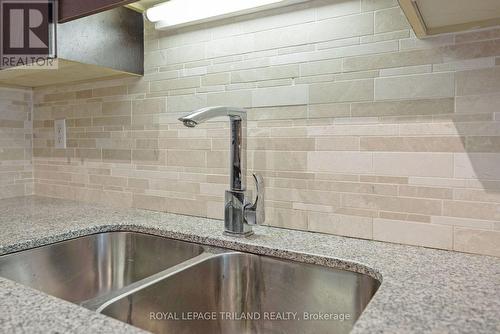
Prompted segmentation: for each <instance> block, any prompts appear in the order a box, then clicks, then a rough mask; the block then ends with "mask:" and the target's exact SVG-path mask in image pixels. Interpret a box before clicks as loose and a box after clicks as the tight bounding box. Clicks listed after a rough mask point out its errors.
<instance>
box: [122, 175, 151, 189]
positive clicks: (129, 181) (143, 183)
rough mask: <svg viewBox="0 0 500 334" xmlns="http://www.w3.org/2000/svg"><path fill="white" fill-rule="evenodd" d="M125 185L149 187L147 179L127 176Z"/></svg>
mask: <svg viewBox="0 0 500 334" xmlns="http://www.w3.org/2000/svg"><path fill="white" fill-rule="evenodd" d="M127 187H129V188H134V189H141V190H144V189H149V180H147V179H138V178H130V177H129V178H128V179H127Z"/></svg>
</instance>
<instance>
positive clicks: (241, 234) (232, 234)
mask: <svg viewBox="0 0 500 334" xmlns="http://www.w3.org/2000/svg"><path fill="white" fill-rule="evenodd" d="M222 234H224V235H227V236H228V237H233V238H248V237H249V236H252V235H254V233H253V231H248V232H244V233H234V232H229V231H224V233H222Z"/></svg>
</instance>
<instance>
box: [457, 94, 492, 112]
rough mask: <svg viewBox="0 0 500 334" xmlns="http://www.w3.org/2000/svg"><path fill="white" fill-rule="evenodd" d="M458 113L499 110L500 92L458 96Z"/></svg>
mask: <svg viewBox="0 0 500 334" xmlns="http://www.w3.org/2000/svg"><path fill="white" fill-rule="evenodd" d="M455 101H456V112H457V113H494V112H497V111H498V105H499V104H500V94H488V95H484V94H483V95H467V96H457V97H456V98H455Z"/></svg>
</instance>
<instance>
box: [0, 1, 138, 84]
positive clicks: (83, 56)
mask: <svg viewBox="0 0 500 334" xmlns="http://www.w3.org/2000/svg"><path fill="white" fill-rule="evenodd" d="M68 2H71V1H60V7H59V18H60V20H59V23H58V24H57V27H56V30H55V34H52V35H51V39H55V40H56V43H55V44H53V45H54V50H55V52H54V53H53V54H52V55H50V56H47V57H46V58H47V59H55V60H57V62H56V64H57V66H55V67H52V68H46V69H43V68H40V67H37V66H32V64H30V63H27V64H22V66H15V67H8V68H4V69H2V70H1V71H0V84H3V85H9V86H21V87H41V86H48V85H56V84H65V83H72V82H80V81H88V80H100V79H109V78H121V77H131V76H141V75H143V74H144V31H143V24H144V23H143V16H142V14H141V13H138V12H137V11H134V10H131V9H129V8H125V7H123V6H121V4H122V2H119V1H118V2H117V1H106V0H103V1H97V0H95V1H88V4H85V5H82V3H83V2H81V1H79V6H80V7H79V10H77V9H78V8H76V9H75V8H72V7H71V6H69V7H68V5H67V4H68ZM65 3H66V7H65V6H64V4H65ZM93 3H94V4H95V3H99V4H101V5H104V4H107V5H108V6H105V7H99V8H98V7H95V6H94V7H92V6H89V5H91V4H93ZM110 3H114V4H115V5H117V6H118V7H115V8H111V9H109V6H111V4H110ZM117 3H118V4H117ZM54 36H55V37H54Z"/></svg>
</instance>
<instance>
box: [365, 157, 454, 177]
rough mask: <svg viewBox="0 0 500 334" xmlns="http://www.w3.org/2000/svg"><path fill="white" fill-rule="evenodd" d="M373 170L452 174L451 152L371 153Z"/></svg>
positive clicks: (412, 174)
mask: <svg viewBox="0 0 500 334" xmlns="http://www.w3.org/2000/svg"><path fill="white" fill-rule="evenodd" d="M373 171H374V173H376V174H380V175H390V176H437V177H452V176H453V154H451V153H406V152H401V153H382V152H375V153H373Z"/></svg>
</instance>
